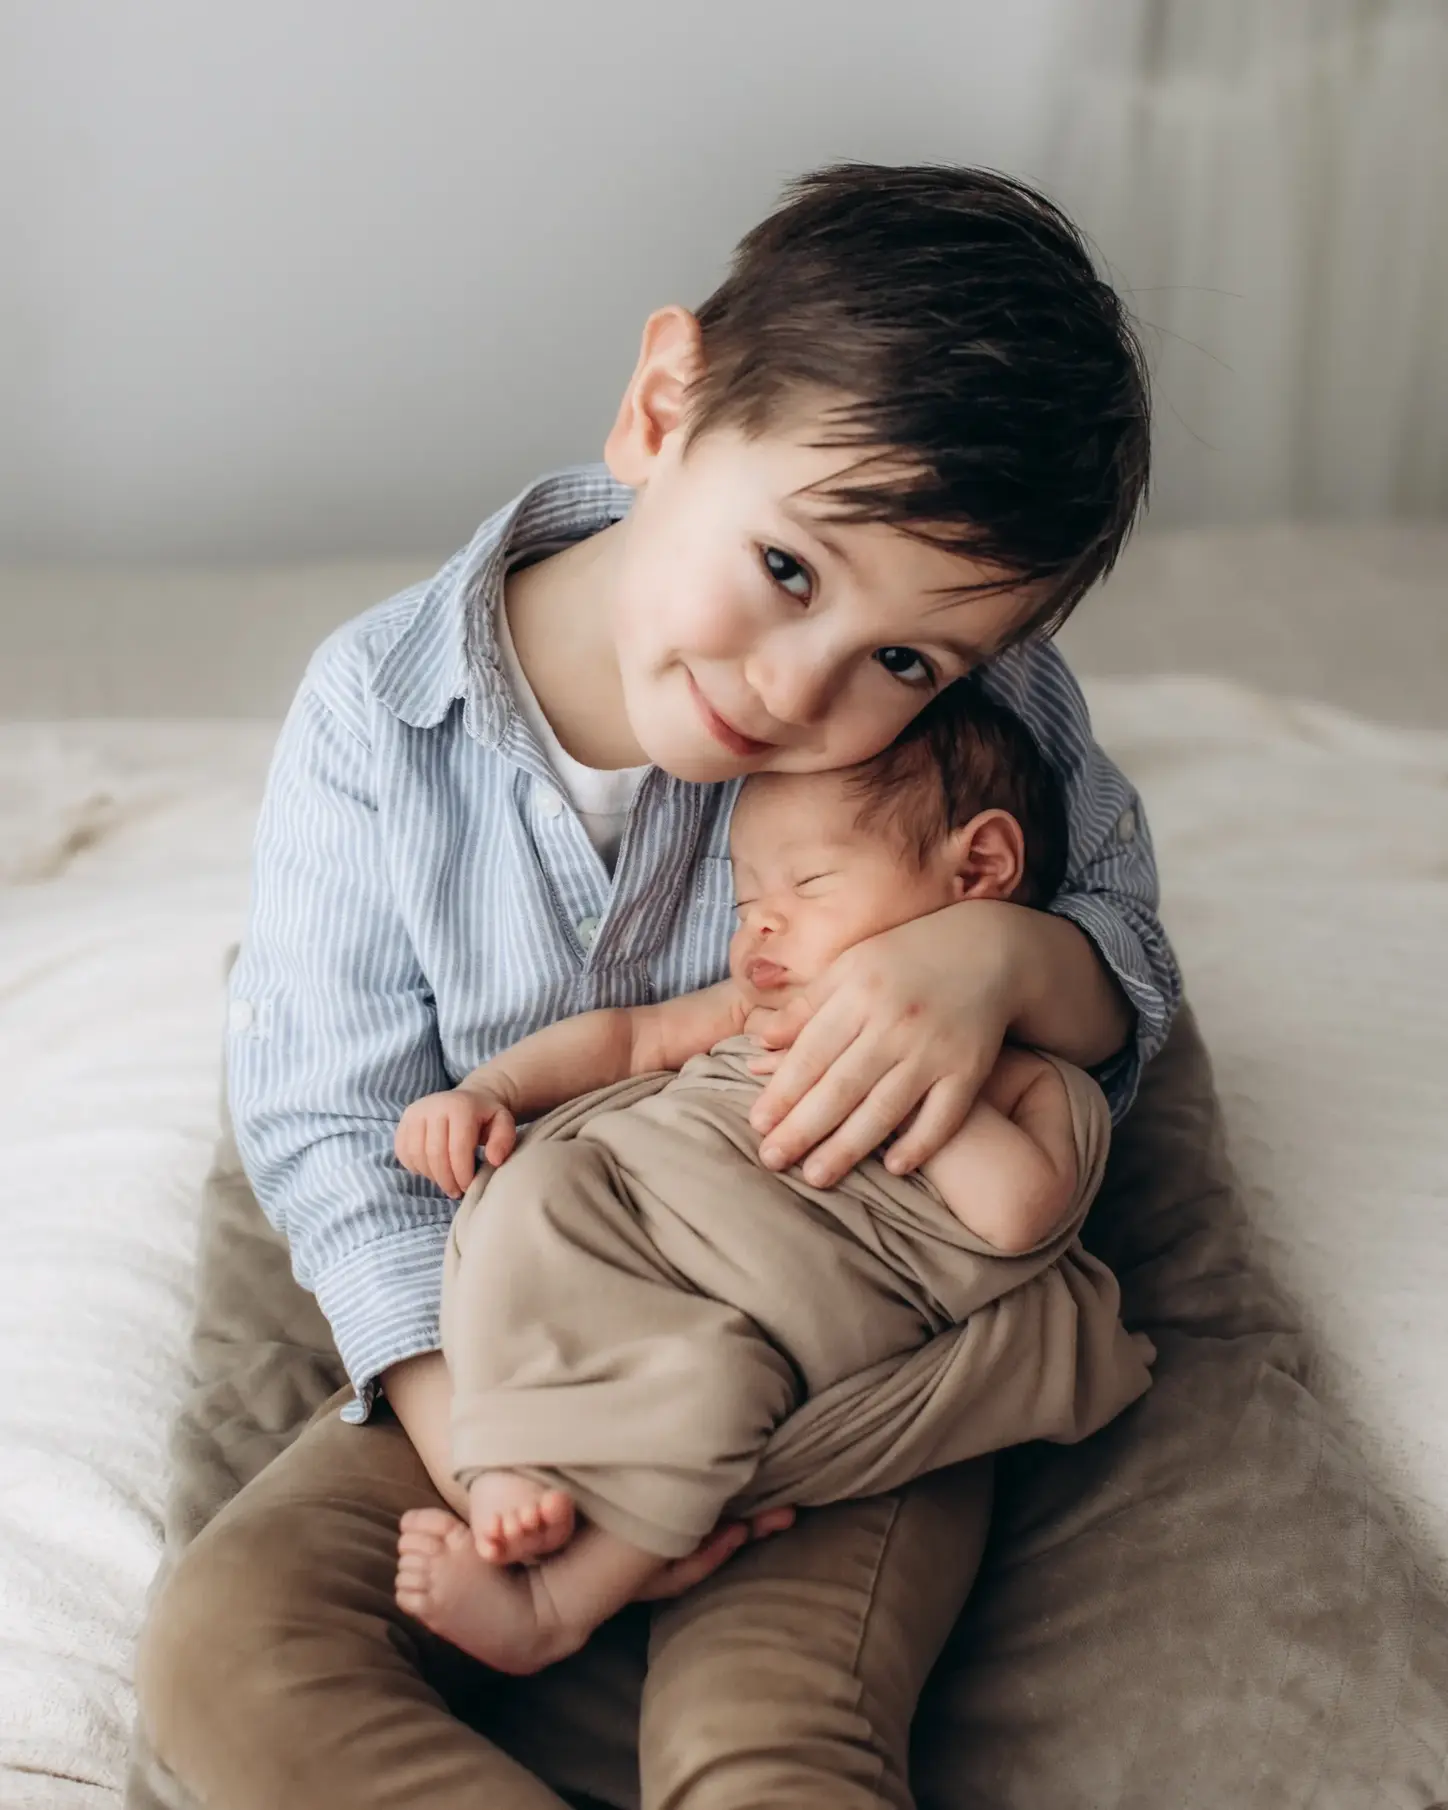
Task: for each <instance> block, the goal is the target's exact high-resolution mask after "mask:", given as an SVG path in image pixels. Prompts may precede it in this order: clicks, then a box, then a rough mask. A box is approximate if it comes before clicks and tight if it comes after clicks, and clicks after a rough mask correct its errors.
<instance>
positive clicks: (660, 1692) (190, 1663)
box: [137, 1402, 992, 1810]
mask: <svg viewBox="0 0 1448 1810" xmlns="http://www.w3.org/2000/svg"><path fill="white" fill-rule="evenodd" d="M991 1480H992V1471H991V1465H990V1461H989V1460H982V1461H978V1462H977V1463H975V1464H971V1465H968V1466H960V1467H957V1468H956V1469H954V1470H951V1471H943V1472H939V1473H937V1474H936V1475H935V1476H933V1477H928V1478H925V1479H923V1480H922V1481H921V1482H919V1483H916V1484H913V1485H911V1486H910V1487H909V1488H908V1489H905V1490H902V1491H900V1492H899V1493H898V1494H895V1495H893V1496H883V1497H878V1498H875V1499H873V1500H871V1501H867V1502H856V1503H842V1504H840V1505H838V1506H837V1507H834V1508H827V1509H821V1510H817V1511H815V1512H813V1513H811V1514H809V1515H807V1516H805V1517H803V1518H802V1519H801V1521H800V1524H799V1525H798V1526H797V1527H796V1528H795V1529H793V1530H792V1531H791V1532H790V1533H787V1534H784V1535H781V1536H780V1537H778V1538H776V1539H774V1540H770V1541H765V1542H762V1543H761V1544H759V1545H757V1546H754V1547H750V1548H748V1549H747V1550H746V1551H745V1552H743V1553H742V1554H740V1555H739V1556H738V1557H737V1558H736V1559H734V1560H733V1561H732V1562H731V1563H730V1564H728V1565H727V1566H725V1567H724V1569H723V1570H722V1571H721V1572H719V1573H718V1574H717V1575H716V1576H715V1577H713V1578H711V1579H709V1580H708V1581H707V1582H706V1583H704V1584H702V1585H700V1586H699V1587H698V1588H697V1589H695V1590H694V1591H693V1592H691V1593H690V1594H689V1595H688V1596H685V1597H683V1598H681V1599H680V1600H679V1601H678V1602H675V1603H670V1604H666V1605H663V1606H661V1607H659V1608H657V1609H655V1610H654V1611H653V1612H652V1614H649V1613H647V1612H645V1611H644V1610H642V1609H640V1610H633V1611H629V1612H628V1613H626V1614H624V1615H622V1616H620V1617H619V1618H618V1619H617V1620H616V1621H614V1622H612V1623H610V1624H609V1625H608V1626H607V1627H605V1628H603V1629H601V1630H600V1631H599V1633H598V1634H597V1635H596V1636H595V1637H594V1639H593V1640H592V1641H591V1642H590V1644H589V1645H588V1646H587V1647H586V1648H585V1649H584V1650H583V1652H581V1653H579V1654H577V1655H575V1657H574V1658H572V1659H570V1660H567V1661H565V1662H564V1663H563V1664H561V1665H558V1666H555V1667H553V1668H552V1669H551V1670H549V1671H547V1672H544V1673H542V1674H540V1675H539V1676H538V1677H536V1678H530V1679H506V1678H501V1677H498V1676H497V1675H495V1674H493V1673H490V1672H488V1671H487V1670H485V1669H484V1668H483V1667H482V1666H479V1665H477V1664H475V1663H474V1662H473V1661H471V1660H467V1659H465V1658H464V1657H463V1656H462V1655H460V1654H458V1653H457V1652H456V1651H455V1650H454V1649H452V1648H449V1647H447V1646H445V1645H444V1644H443V1643H442V1642H439V1641H436V1640H434V1639H433V1638H432V1637H431V1636H429V1635H428V1634H426V1633H425V1632H424V1631H423V1630H422V1629H421V1628H419V1627H418V1626H417V1624H416V1623H414V1622H412V1621H411V1620H410V1619H409V1618H408V1617H407V1616H405V1615H404V1614H402V1612H401V1611H400V1610H399V1609H398V1608H397V1607H396V1605H395V1604H394V1602H393V1600H392V1578H393V1570H394V1558H395V1552H396V1539H397V1522H398V1518H399V1516H400V1515H401V1514H402V1512H403V1511H404V1510H405V1509H408V1508H417V1507H424V1506H430V1505H432V1506H435V1505H437V1503H438V1501H439V1498H438V1496H437V1494H436V1492H435V1490H434V1489H433V1487H432V1485H431V1483H430V1481H429V1479H428V1477H427V1474H426V1472H425V1471H424V1470H423V1468H422V1465H421V1462H420V1461H419V1459H418V1458H417V1455H416V1453H415V1452H414V1451H413V1449H412V1446H411V1444H410V1442H409V1441H408V1439H407V1437H406V1435H405V1434H404V1433H403V1432H402V1429H401V1428H400V1427H399V1426H398V1424H397V1423H396V1421H395V1420H394V1419H393V1418H392V1417H391V1416H390V1414H388V1413H387V1411H386V1410H385V1409H381V1410H379V1413H378V1414H377V1416H376V1417H375V1418H374V1420H373V1422H372V1424H371V1425H369V1426H367V1427H365V1428H358V1427H352V1426H347V1425H345V1424H344V1423H343V1422H342V1421H341V1420H340V1419H339V1417H338V1414H337V1404H336V1403H335V1402H333V1403H331V1404H329V1405H328V1408H327V1409H326V1410H325V1411H324V1412H323V1413H322V1414H321V1415H319V1416H318V1418H317V1419H316V1420H314V1421H313V1423H312V1424H311V1426H310V1427H308V1429H307V1430H306V1431H305V1432H304V1433H303V1434H302V1435H301V1437H300V1438H299V1439H298V1440H297V1442H296V1443H295V1444H294V1445H293V1446H292V1447H291V1448H290V1449H289V1450H288V1451H286V1452H285V1453H284V1454H283V1455H282V1456H281V1457H280V1458H279V1459H277V1460H276V1462H275V1463H273V1464H272V1465H270V1466H269V1467H268V1468H267V1469H266V1470H265V1471H263V1473H262V1474H261V1475H260V1476H259V1477H258V1478H257V1479H256V1480H255V1482H253V1483H252V1484H250V1485H249V1486H248V1487H247V1488H246V1489H244V1490H243V1491H242V1492H241V1494H240V1495H239V1496H237V1497H236V1498H235V1500H234V1501H233V1502H232V1503H231V1504H230V1505H229V1506H228V1507H227V1508H226V1509H224V1510H223V1512H222V1513H221V1514H220V1515H219V1516H218V1517H217V1518H216V1520H215V1521H213V1522H212V1524H211V1525H210V1527H208V1528H207V1529H206V1530H205V1532H204V1533H202V1534H201V1535H200V1536H199V1537H198V1538H197V1540H196V1541H195V1542H194V1544H193V1545H192V1546H191V1547H190V1548H189V1550H188V1551H187V1552H186V1554H185V1555H184V1556H183V1558H182V1559H181V1560H180V1562H179V1563H178V1565H177V1566H176V1568H175V1570H174V1572H173V1573H172V1575H171V1577H170V1578H169V1580H168V1581H167V1583H166V1585H165V1587H164V1588H163V1590H162V1591H161V1594H160V1596H159V1598H158V1600H157V1603H156V1606H155V1609H154V1611H153V1613H152V1617H151V1620H150V1623H149V1625H148V1627H147V1629H146V1632H145V1634H144V1636H143V1638H142V1643H141V1650H140V1654H139V1658H138V1672H137V1684H138V1690H139V1693H140V1699H141V1708H142V1715H143V1718H144V1720H145V1723H146V1728H147V1732H148V1734H149V1736H150V1739H151V1741H152V1743H153V1745H154V1747H155V1750H156V1753H157V1755H158V1757H159V1758H160V1759H161V1761H162V1762H163V1763H164V1764H165V1765H166V1766H168V1767H169V1768H170V1769H171V1770H172V1771H173V1772H174V1773H175V1774H176V1775H177V1776H178V1778H179V1779H180V1780H181V1781H182V1783H184V1784H185V1785H186V1786H187V1787H189V1788H190V1790H191V1791H192V1792H194V1793H195V1794H196V1796H197V1797H198V1798H199V1799H200V1801H201V1803H202V1804H203V1805H204V1806H205V1810H370V1807H372V1806H377V1807H378V1810H381V1807H382V1806H387V1807H388V1810H392V1807H394V1806H400V1805H406V1806H407V1807H408V1810H559V1804H560V1800H559V1797H558V1796H556V1795H555V1791H557V1792H562V1793H565V1794H570V1795H584V1796H587V1797H591V1798H595V1799H599V1800H601V1801H603V1802H605V1803H609V1804H615V1805H619V1806H625V1807H630V1806H634V1805H638V1804H640V1803H642V1804H643V1805H644V1806H646V1807H647V1810H715V1807H716V1806H717V1807H719V1810H724V1807H726V1806H727V1807H728V1810H738V1807H740V1806H745V1807H750V1810H752V1807H753V1806H763V1805H773V1804H780V1805H784V1804H788V1805H789V1806H791V1810H811V1807H812V1806H820V1807H822V1810H823V1807H825V1806H828V1810H855V1807H857V1806H858V1807H860V1810H864V1807H865V1806H878V1805H888V1806H891V1807H892V1810H901V1807H903V1806H909V1805H910V1804H911V1803H912V1802H913V1800H912V1798H911V1795H910V1790H909V1786H908V1784H907V1782H906V1767H907V1752H908V1736H909V1728H910V1721H911V1717H912V1716H913V1714H914V1710H915V1704H916V1700H917V1698H918V1696H919V1694H920V1689H921V1686H922V1685H923V1684H924V1682H925V1678H926V1675H927V1674H928V1672H929V1671H930V1668H931V1666H932V1665H933V1664H934V1662H935V1659H936V1656H937V1655H938V1653H939V1651H940V1649H941V1647H942V1645H943V1644H944V1641H945V1638H946V1636H947V1634H948V1633H949V1631H950V1628H951V1626H952V1624H953V1623H954V1621H955V1619H956V1617H957V1615H958V1613H959V1610H960V1607H961V1604H962V1603H963V1602H964V1600H965V1597H966V1595H967V1594H968V1592H969V1589H970V1586H971V1583H972V1581H973V1579H974V1577H975V1573H976V1570H977V1567H978V1564H979V1561H980V1555H981V1550H982V1547H983V1545H984V1541H985V1534H986V1526H987V1522H988V1519H989V1512H990V1496H991ZM505 1749H506V1751H504V1750H505ZM543 1780H547V1781H548V1782H547V1783H546V1784H545V1783H543V1782H542V1781H543Z"/></svg>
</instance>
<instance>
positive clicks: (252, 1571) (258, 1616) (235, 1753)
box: [136, 1503, 341, 1790]
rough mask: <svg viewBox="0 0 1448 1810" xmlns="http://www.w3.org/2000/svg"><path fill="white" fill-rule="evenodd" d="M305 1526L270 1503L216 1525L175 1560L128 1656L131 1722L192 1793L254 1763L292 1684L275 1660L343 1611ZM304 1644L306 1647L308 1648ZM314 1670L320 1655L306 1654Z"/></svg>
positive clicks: (286, 1507)
mask: <svg viewBox="0 0 1448 1810" xmlns="http://www.w3.org/2000/svg"><path fill="white" fill-rule="evenodd" d="M309 1520H310V1517H309V1514H308V1511H307V1509H306V1507H305V1506H303V1505H300V1504H288V1503H279V1504H276V1505H273V1506H272V1507H271V1508H269V1509H268V1510H266V1511H265V1512H262V1513H253V1514H251V1515H249V1516H243V1517H240V1518H238V1519H237V1520H235V1521H234V1522H227V1521H225V1520H223V1521H221V1522H219V1523H217V1524H216V1525H215V1526H213V1527H212V1528H210V1529H209V1530H208V1531H207V1532H206V1533H204V1534H203V1535H202V1536H200V1538H198V1540H197V1541H196V1543H195V1545H193V1546H192V1547H191V1548H190V1549H189V1550H188V1551H187V1552H186V1553H184V1554H183V1555H182V1557H181V1558H180V1560H179V1561H178V1562H177V1564H176V1567H175V1569H174V1570H173V1571H172V1573H171V1575H170V1577H169V1578H167V1580H166V1582H165V1583H164V1585H163V1586H162V1588H161V1590H160V1592H159V1593H158V1595H157V1597H156V1600H155V1603H154V1604H153V1606H152V1609H151V1613H150V1616H149V1618H148V1620H147V1623H146V1626H145V1628H144V1629H143V1630H142V1634H141V1640H140V1644H139V1648H138V1651H137V1655H136V1693H137V1698H138V1702H139V1706H140V1714H141V1722H142V1725H143V1727H144V1728H145V1731H146V1735H147V1738H148V1739H149V1741H150V1743H151V1746H152V1748H153V1750H154V1751H155V1753H156V1755H157V1757H158V1758H159V1759H160V1760H161V1761H162V1763H163V1764H164V1765H166V1766H167V1767H169V1768H170V1769H171V1770H172V1771H173V1772H174V1773H175V1774H176V1775H177V1777H178V1778H180V1779H181V1780H182V1781H183V1782H184V1783H185V1784H187V1785H189V1786H191V1787H192V1788H193V1789H195V1790H204V1788H205V1786H206V1783H207V1780H208V1778H210V1777H213V1776H216V1774H217V1770H218V1769H220V1776H222V1777H225V1776H227V1773H228V1770H229V1769H230V1768H231V1767H232V1766H234V1765H235V1764H236V1763H237V1761H238V1759H239V1758H240V1757H241V1756H242V1755H245V1756H247V1759H248V1761H250V1760H251V1759H253V1758H255V1757H257V1756H258V1755H259V1754H260V1753H262V1752H264V1751H265V1749H266V1746H267V1742H268V1738H269V1734H270V1735H271V1736H273V1737H274V1736H275V1735H276V1733H277V1732H279V1730H278V1724H279V1720H280V1719H281V1718H282V1716H283V1710H284V1704H285V1700H286V1698H287V1696H288V1695H289V1694H291V1693H294V1692H295V1690H296V1687H297V1685H298V1683H299V1679H298V1678H297V1676H296V1675H295V1670H294V1668H293V1667H292V1666H290V1665H288V1664H287V1663H286V1662H285V1660H284V1657H283V1655H284V1649H285V1647H286V1646H287V1644H288V1641H289V1637H290V1636H292V1635H294V1634H295V1632H296V1630H297V1629H298V1628H299V1627H300V1626H307V1627H308V1631H309V1632H311V1633H316V1634H322V1633H324V1631H325V1628H326V1625H327V1622H328V1620H329V1618H330V1617H332V1616H334V1615H335V1613H336V1612H337V1611H338V1609H339V1608H340V1606H341V1596H340V1594H339V1592H338V1591H337V1589H336V1588H335V1585H336V1582H337V1580H336V1578H335V1577H334V1576H329V1573H328V1569H327V1567H326V1566H325V1565H323V1564H320V1563H319V1562H318V1561H319V1559H320V1557H321V1555H320V1554H319V1553H317V1552H316V1550H315V1542H314V1540H313V1539H312V1538H311V1537H310V1536H311V1534H312V1533H313V1532H314V1531H315V1530H314V1529H313V1528H311V1527H310V1526H309ZM309 1644H311V1643H309ZM312 1650H313V1652H314V1654H315V1656H316V1657H317V1658H318V1659H319V1660H320V1659H321V1657H322V1653H323V1651H324V1650H325V1643H323V1646H321V1647H318V1646H313V1648H312Z"/></svg>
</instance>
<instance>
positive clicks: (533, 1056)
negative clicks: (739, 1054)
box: [458, 980, 745, 1119]
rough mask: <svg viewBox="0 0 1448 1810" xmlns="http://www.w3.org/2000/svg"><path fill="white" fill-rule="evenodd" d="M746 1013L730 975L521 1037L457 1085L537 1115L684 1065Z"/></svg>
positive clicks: (736, 1026) (517, 1113) (736, 1027)
mask: <svg viewBox="0 0 1448 1810" xmlns="http://www.w3.org/2000/svg"><path fill="white" fill-rule="evenodd" d="M744 1013H745V1008H744V1002H743V1000H742V998H741V997H740V994H739V992H738V989H737V988H736V987H735V985H734V983H733V982H732V981H727V980H726V981H720V983H719V984H718V985H717V986H714V987H706V988H705V989H704V990H703V991H702V992H698V993H684V994H681V995H680V996H679V997H678V998H677V999H666V1000H661V1001H659V1002H658V1003H657V1004H656V1005H647V1006H617V1007H613V1008H611V1009H608V1010H605V1011H600V1012H580V1013H579V1014H578V1016H577V1017H576V1018H561V1019H559V1021H558V1022H557V1023H556V1024H550V1025H548V1026H547V1027H546V1028H545V1029H543V1030H541V1031H535V1032H534V1033H533V1035H532V1036H531V1037H524V1038H522V1039H521V1041H519V1042H518V1043H515V1044H513V1045H512V1047H511V1048H510V1049H506V1050H504V1051H502V1052H501V1054H499V1055H497V1056H495V1057H494V1058H493V1059H492V1061H490V1062H485V1063H484V1064H483V1065H482V1067H481V1068H476V1069H474V1070H473V1072H472V1074H470V1075H468V1076H466V1077H465V1079H463V1080H462V1081H460V1082H459V1083H458V1090H459V1092H462V1093H474V1094H478V1095H480V1096H486V1097H491V1098H493V1099H497V1100H501V1101H502V1102H503V1104H504V1105H506V1106H507V1108H508V1110H509V1111H510V1112H511V1113H512V1114H513V1116H514V1118H517V1119H533V1118H537V1117H538V1115H539V1114H540V1113H544V1112H549V1111H551V1110H552V1108H553V1107H555V1106H561V1105H562V1104H563V1103H564V1101H565V1100H576V1099H577V1098H578V1097H579V1095H580V1094H587V1093H592V1092H593V1091H594V1090H595V1088H599V1087H609V1086H611V1085H612V1084H613V1083H614V1082H615V1081H625V1080H627V1079H628V1077H629V1076H630V1075H646V1074H651V1073H653V1072H654V1071H655V1070H658V1069H666V1068H682V1067H683V1065H684V1064H685V1063H686V1062H687V1061H688V1060H689V1058H690V1057H691V1056H698V1055H701V1054H702V1053H703V1052H704V1051H705V1050H707V1049H711V1048H712V1047H713V1046H714V1044H716V1043H720V1042H722V1041H723V1039H724V1038H726V1037H728V1036H731V1035H733V1034H734V1033H735V1032H737V1031H740V1030H742V1029H743V1027H744Z"/></svg>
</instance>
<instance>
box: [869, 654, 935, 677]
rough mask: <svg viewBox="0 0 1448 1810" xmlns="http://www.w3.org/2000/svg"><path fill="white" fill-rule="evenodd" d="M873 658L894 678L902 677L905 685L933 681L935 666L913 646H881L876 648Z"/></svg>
mask: <svg viewBox="0 0 1448 1810" xmlns="http://www.w3.org/2000/svg"><path fill="white" fill-rule="evenodd" d="M875 658H876V659H877V660H878V661H879V662H880V664H881V666H883V667H884V668H885V671H886V672H888V673H890V674H891V675H892V676H893V677H894V678H897V679H903V680H904V682H905V683H906V684H907V685H930V684H933V683H934V680H935V668H934V667H933V666H932V665H931V664H930V662H929V661H928V660H927V659H926V658H925V656H924V654H917V653H916V651H915V649H914V648H913V647H882V648H879V649H877V650H876V653H875Z"/></svg>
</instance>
